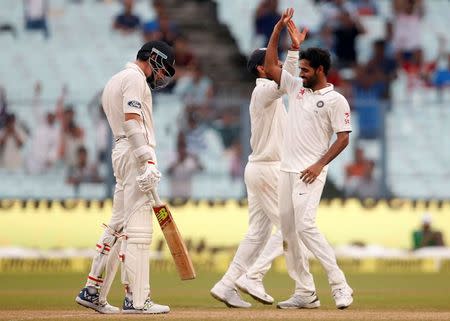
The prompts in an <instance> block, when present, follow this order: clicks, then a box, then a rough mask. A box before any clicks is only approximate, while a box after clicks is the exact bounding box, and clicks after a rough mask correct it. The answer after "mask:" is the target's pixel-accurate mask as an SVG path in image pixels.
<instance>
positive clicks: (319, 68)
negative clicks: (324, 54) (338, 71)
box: [316, 65, 325, 74]
mask: <svg viewBox="0 0 450 321" xmlns="http://www.w3.org/2000/svg"><path fill="white" fill-rule="evenodd" d="M316 70H317V71H316V73H321V74H325V73H324V72H323V66H322V65H320V66H319V67H317V69H316Z"/></svg>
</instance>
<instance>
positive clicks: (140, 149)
mask: <svg viewBox="0 0 450 321" xmlns="http://www.w3.org/2000/svg"><path fill="white" fill-rule="evenodd" d="M174 57H175V56H174V52H173V49H172V48H171V47H170V46H169V45H167V44H166V43H165V42H162V41H150V42H148V43H146V44H144V45H143V46H142V48H141V49H140V50H139V52H138V53H137V58H136V60H135V61H134V62H130V63H127V64H126V66H125V69H124V70H122V71H120V72H119V73H117V74H115V75H114V76H113V77H112V78H111V79H110V80H109V81H108V83H107V84H106V86H105V89H104V91H103V95H102V104H103V109H104V111H105V114H106V117H107V119H108V122H109V125H110V127H111V129H112V132H113V135H114V140H115V146H114V148H113V151H112V165H113V169H114V176H115V177H116V187H115V192H114V200H113V213H112V217H111V220H110V222H109V224H108V226H107V228H106V229H105V231H104V233H103V235H102V236H101V237H100V240H99V242H98V243H97V251H98V253H97V254H96V256H95V257H94V259H93V262H92V267H91V271H90V272H89V275H88V279H87V282H86V285H85V287H84V288H83V289H82V290H81V291H80V293H79V295H78V296H77V297H76V299H75V300H76V302H77V303H79V304H80V305H82V306H84V307H87V308H92V309H94V310H96V311H97V312H100V313H119V312H120V310H119V309H118V308H117V307H113V306H111V305H109V304H108V303H107V301H106V294H107V292H108V290H109V287H110V286H111V283H112V280H113V279H114V275H115V272H116V270H117V265H118V260H117V257H116V255H115V254H117V252H119V250H120V255H119V256H120V258H121V261H122V283H124V284H125V288H126V295H125V299H124V302H123V308H122V312H123V313H131V314H158V313H168V312H169V311H170V308H169V307H168V306H166V305H160V304H156V303H154V302H153V301H151V298H150V281H149V269H150V266H149V255H150V244H151V241H152V232H153V230H152V202H153V199H152V197H151V196H150V195H151V193H150V192H151V190H152V189H154V188H156V186H157V185H158V182H159V180H160V178H161V173H160V172H159V171H158V169H157V162H156V155H155V146H156V142H155V134H154V127H153V116H152V94H151V90H150V89H152V90H156V89H159V88H163V87H164V86H166V85H167V84H168V83H169V81H170V79H171V77H173V75H174V74H175V69H174V67H173V65H174V62H175V58H174ZM119 243H121V244H119ZM112 251H115V252H116V253H115V254H113V253H110V252H112ZM105 269H106V270H109V271H107V273H106V278H107V280H106V279H105V280H104V279H103V278H102V276H103V273H104V272H105ZM103 283H105V284H104V285H103ZM102 285H103V287H104V288H102Z"/></svg>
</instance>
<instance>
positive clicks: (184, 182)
mask: <svg viewBox="0 0 450 321" xmlns="http://www.w3.org/2000/svg"><path fill="white" fill-rule="evenodd" d="M202 170H203V166H202V164H201V163H200V161H199V160H198V158H197V157H196V156H195V155H191V154H189V153H188V152H187V148H186V138H185V136H184V134H182V133H180V134H179V135H178V142H177V158H176V160H175V161H174V162H172V164H171V165H170V166H169V169H168V170H167V173H168V176H169V178H170V187H171V197H173V198H182V199H188V198H190V197H191V193H192V177H193V176H194V175H195V174H196V173H198V172H200V171H202Z"/></svg>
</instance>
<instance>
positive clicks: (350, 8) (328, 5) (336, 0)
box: [320, 0, 358, 30]
mask: <svg viewBox="0 0 450 321" xmlns="http://www.w3.org/2000/svg"><path fill="white" fill-rule="evenodd" d="M320 11H321V14H322V21H323V22H324V24H325V25H328V26H330V27H331V28H332V29H333V30H335V29H336V28H337V27H338V26H339V24H340V22H339V17H340V16H341V14H342V13H345V12H346V13H348V14H350V16H351V18H352V19H353V18H356V17H357V14H358V11H357V9H356V7H355V6H354V5H353V3H352V2H350V1H347V0H330V1H325V2H324V3H323V4H322V5H321V6H320Z"/></svg>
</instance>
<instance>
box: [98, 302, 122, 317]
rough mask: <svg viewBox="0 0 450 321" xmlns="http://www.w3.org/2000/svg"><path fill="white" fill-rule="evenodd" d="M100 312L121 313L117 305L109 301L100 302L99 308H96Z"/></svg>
mask: <svg viewBox="0 0 450 321" xmlns="http://www.w3.org/2000/svg"><path fill="white" fill-rule="evenodd" d="M95 311H97V312H98V313H102V314H116V313H120V309H119V308H118V307H115V306H113V305H111V304H109V303H108V302H103V303H99V304H98V306H97V308H96V309H95Z"/></svg>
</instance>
